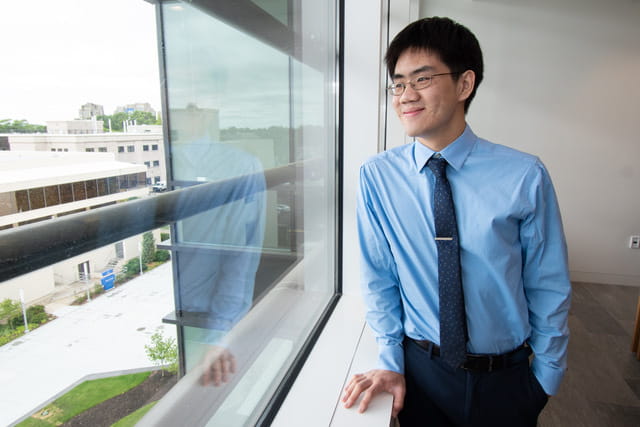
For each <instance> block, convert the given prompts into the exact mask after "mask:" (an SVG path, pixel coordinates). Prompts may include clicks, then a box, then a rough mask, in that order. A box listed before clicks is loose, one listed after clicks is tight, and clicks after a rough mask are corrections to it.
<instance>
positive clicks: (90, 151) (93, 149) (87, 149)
mask: <svg viewBox="0 0 640 427" xmlns="http://www.w3.org/2000/svg"><path fill="white" fill-rule="evenodd" d="M84 151H86V152H87V153H93V152H94V151H96V149H95V148H85V149H84Z"/></svg>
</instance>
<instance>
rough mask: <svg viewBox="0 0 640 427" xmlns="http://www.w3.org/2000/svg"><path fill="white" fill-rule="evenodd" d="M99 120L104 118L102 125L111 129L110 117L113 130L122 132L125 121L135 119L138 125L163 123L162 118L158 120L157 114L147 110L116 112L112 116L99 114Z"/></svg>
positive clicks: (105, 128) (106, 129) (106, 128)
mask: <svg viewBox="0 0 640 427" xmlns="http://www.w3.org/2000/svg"><path fill="white" fill-rule="evenodd" d="M97 119H98V120H102V121H103V123H102V126H103V127H104V130H105V131H108V130H109V119H111V130H112V131H116V132H118V131H119V132H121V131H122V130H123V129H122V123H123V122H125V121H127V120H128V121H130V122H132V121H135V122H136V124H138V125H161V124H162V120H159V119H158V120H156V115H155V114H153V113H147V112H145V111H134V112H132V113H115V114H112V115H110V116H98V117H97Z"/></svg>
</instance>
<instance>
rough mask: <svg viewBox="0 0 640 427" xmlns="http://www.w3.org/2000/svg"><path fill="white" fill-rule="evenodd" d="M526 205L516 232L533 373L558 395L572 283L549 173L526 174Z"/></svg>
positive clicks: (540, 170)
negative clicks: (527, 313)
mask: <svg viewBox="0 0 640 427" xmlns="http://www.w3.org/2000/svg"><path fill="white" fill-rule="evenodd" d="M531 172H533V174H532V175H531V176H530V179H531V185H530V186H529V194H528V200H529V206H530V207H531V208H530V210H529V212H528V214H527V216H526V218H525V219H524V220H523V221H522V224H521V227H520V240H521V243H522V255H523V283H524V291H525V296H526V298H527V303H528V309H529V324H530V325H531V336H530V338H529V345H530V346H531V349H532V350H533V353H534V355H535V358H534V360H533V363H532V370H533V373H534V375H535V376H536V378H537V379H538V381H539V382H540V384H541V385H542V388H543V389H544V390H545V391H546V392H547V394H550V395H553V394H555V393H556V392H557V391H558V387H559V386H560V382H561V380H562V378H563V376H564V373H565V371H566V368H567V346H568V342H569V327H568V315H569V305H570V300H571V283H570V281H569V271H568V270H569V269H568V260H567V247H566V242H565V238H564V232H563V228H562V220H561V216H560V209H559V207H558V202H557V199H556V195H555V191H554V189H553V185H552V183H551V179H550V177H549V174H548V173H547V171H546V169H545V167H544V166H543V165H542V163H540V162H538V163H536V164H535V166H534V167H533V169H532V170H531Z"/></svg>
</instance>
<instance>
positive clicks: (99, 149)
mask: <svg viewBox="0 0 640 427" xmlns="http://www.w3.org/2000/svg"><path fill="white" fill-rule="evenodd" d="M98 152H100V153H106V152H107V147H98Z"/></svg>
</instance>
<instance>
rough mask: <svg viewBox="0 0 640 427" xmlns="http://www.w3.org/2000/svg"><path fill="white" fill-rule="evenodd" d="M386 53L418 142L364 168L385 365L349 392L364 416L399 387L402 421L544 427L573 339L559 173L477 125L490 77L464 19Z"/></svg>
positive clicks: (417, 25)
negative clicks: (473, 115) (480, 92)
mask: <svg viewBox="0 0 640 427" xmlns="http://www.w3.org/2000/svg"><path fill="white" fill-rule="evenodd" d="M386 63H387V67H388V70H389V74H390V76H391V80H392V84H391V85H390V87H389V91H390V93H391V95H392V99H393V107H394V109H395V111H396V113H397V114H398V117H399V118H400V121H401V122H402V124H403V126H404V128H405V131H406V133H407V134H408V135H409V136H412V137H414V138H415V139H416V140H415V141H414V142H413V143H412V144H408V145H405V146H401V147H398V148H394V149H391V150H388V151H386V152H383V153H380V154H378V155H377V156H375V157H373V158H372V159H370V160H369V161H367V162H366V163H365V164H364V165H363V166H362V168H361V174H360V190H359V196H358V232H359V237H360V245H361V251H362V288H363V294H364V299H365V303H366V307H367V322H368V324H369V326H370V327H371V328H372V329H373V331H374V334H375V335H376V339H377V342H378V346H379V362H378V364H379V369H375V370H372V371H369V372H367V373H365V374H358V375H355V376H354V377H353V378H352V379H351V380H350V382H349V383H348V384H347V386H346V388H345V392H344V396H343V402H344V404H345V406H346V407H351V406H353V405H354V404H355V403H356V401H357V400H358V398H359V397H360V395H362V401H361V403H360V405H359V410H360V411H364V410H366V408H367V406H368V404H369V402H370V401H371V398H372V397H373V396H374V395H376V394H377V393H380V392H389V393H391V394H393V397H394V403H393V411H392V414H393V416H396V415H398V416H399V420H400V425H401V426H402V427H407V426H450V425H465V426H467V425H469V426H527V425H531V426H535V425H536V420H537V417H538V414H539V412H540V411H541V410H542V408H543V407H544V405H545V404H546V402H547V398H548V395H552V394H554V393H556V392H557V390H558V387H559V384H560V381H561V379H562V377H563V374H564V371H565V369H566V349H567V344H568V328H567V316H568V310H569V301H570V283H569V278H568V269H567V256H566V244H565V240H564V235H563V230H562V223H561V219H560V212H559V209H558V204H557V201H556V196H555V193H554V189H553V186H552V184H551V181H550V178H549V175H548V173H547V171H546V169H545V167H544V166H543V164H542V163H541V162H540V160H539V159H537V158H536V157H534V156H531V155H528V154H525V153H521V152H519V151H516V150H513V149H510V148H507V147H504V146H501V145H497V144H493V143H490V142H488V141H486V140H483V139H481V138H478V137H477V136H476V135H475V134H474V133H473V131H472V130H471V128H470V127H469V126H468V125H467V124H466V121H465V114H466V112H467V110H468V108H469V105H470V103H471V100H472V99H473V97H474V95H475V92H476V89H477V87H478V85H479V84H480V82H481V81H482V77H483V61H482V52H481V50H480V46H479V44H478V41H477V40H476V38H475V36H474V35H473V34H472V33H471V32H470V31H469V30H468V29H467V28H465V27H463V26H462V25H460V24H458V23H455V22H453V21H452V20H450V19H447V18H427V19H422V20H419V21H417V22H414V23H412V24H410V25H409V26H407V27H406V28H405V29H404V30H403V31H402V32H400V33H399V34H398V35H397V36H396V37H395V38H394V40H393V41H392V43H391V44H390V46H389V49H388V52H387V55H386ZM443 230H444V231H443ZM456 298H457V299H456ZM532 352H533V354H534V358H533V361H532V362H531V366H530V365H529V356H530V354H531V353H532Z"/></svg>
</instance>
